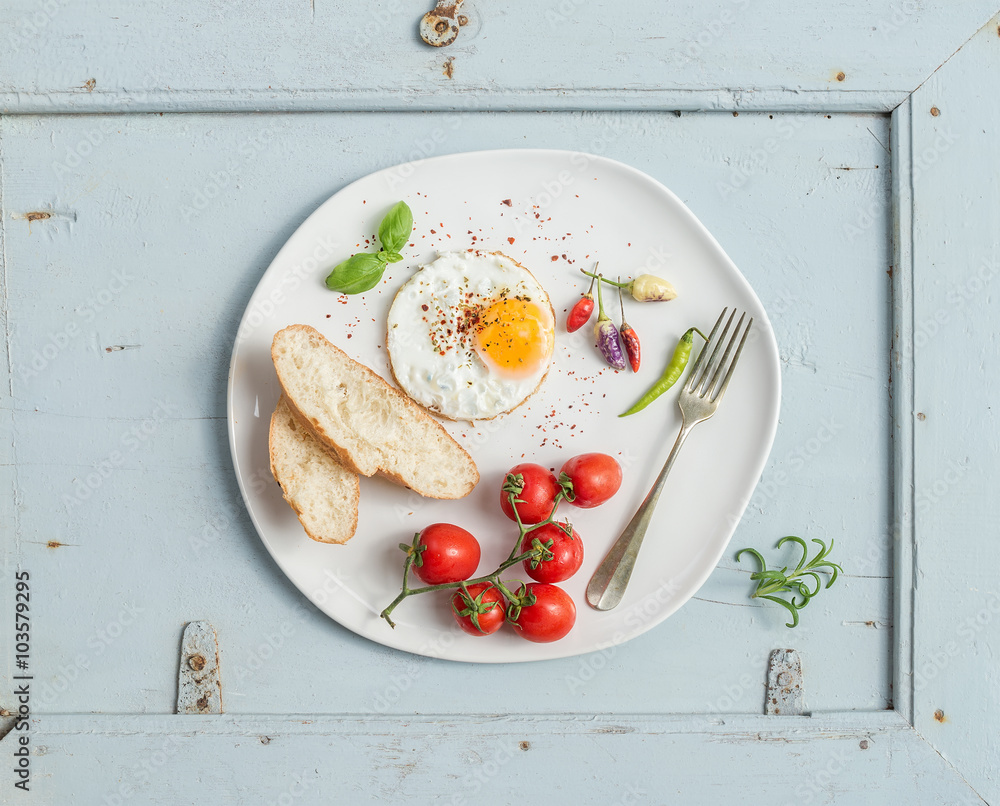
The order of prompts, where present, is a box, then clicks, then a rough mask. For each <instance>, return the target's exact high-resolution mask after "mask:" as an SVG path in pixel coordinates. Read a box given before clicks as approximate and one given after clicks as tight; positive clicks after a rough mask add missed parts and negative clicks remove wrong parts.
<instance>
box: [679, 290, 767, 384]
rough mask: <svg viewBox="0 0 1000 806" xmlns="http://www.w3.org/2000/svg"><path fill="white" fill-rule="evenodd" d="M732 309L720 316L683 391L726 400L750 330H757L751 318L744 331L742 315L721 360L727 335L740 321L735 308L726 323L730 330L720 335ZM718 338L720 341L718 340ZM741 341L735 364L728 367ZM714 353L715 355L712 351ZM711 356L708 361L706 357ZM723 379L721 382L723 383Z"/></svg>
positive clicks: (733, 362)
mask: <svg viewBox="0 0 1000 806" xmlns="http://www.w3.org/2000/svg"><path fill="white" fill-rule="evenodd" d="M728 311H729V308H728V307H727V308H723V309H722V313H721V314H719V318H718V320H717V321H716V323H715V327H713V328H712V332H711V333H710V334H709V336H708V343H707V344H706V345H705V346H704V347H702V348H701V352H700V353H699V354H698V360H697V361H695V364H694V367H693V368H692V369H691V373H690V374H689V375H688V379H687V383H685V384H684V388H683V391H684V392H686V393H688V394H691V393H694V394H697V395H698V396H699V397H701V398H704V399H706V400H709V401H711V402H712V403H716V402H718V401H719V400H721V399H722V396H723V395H724V394H725V393H726V387H727V386H729V379H730V378H731V377H732V376H733V370H734V369H735V368H736V362H737V361H739V360H740V353H742V352H743V345H744V344H745V343H746V340H747V334H748V333H749V332H750V328H751V327H752V326H753V317H752V316H751V317H750V321H748V322H747V325H746V327H745V328H744V327H743V320H744V319H746V318H747V315H746V312H744V313H742V314H741V315H740V320H739V322H737V323H736V329H735V330H734V331H733V335H732V336H731V337H730V338H729V343H728V344H726V349H725V351H724V352H723V353H722V356H721V357H720V356H719V349H720V348H721V347H722V343H723V342H724V341H725V340H726V335H727V334H728V333H729V328H730V326H731V325H732V324H733V319H734V318H736V309H735V308H733V312H732V313H731V314H729V319H727V320H726V326H725V327H723V328H722V333H721V334H720V333H719V327H720V326H721V325H722V320H723V319H725V318H726V313H727V312H728ZM741 328H742V329H743V335H742V336H740V329H741ZM717 335H718V338H716V336H717ZM737 338H739V344H738V345H737V347H736V354H735V355H734V356H733V360H732V362H730V363H728V364H727V361H729V355H730V353H732V351H733V345H734V344H736V340H737ZM710 350H711V353H709V351H710ZM706 355H710V357H709V358H708V360H707V361H706V359H705V356H706ZM726 367H728V369H727V370H726V373H725V375H722V371H723V369H725V368H726ZM720 376H722V377H721V380H720Z"/></svg>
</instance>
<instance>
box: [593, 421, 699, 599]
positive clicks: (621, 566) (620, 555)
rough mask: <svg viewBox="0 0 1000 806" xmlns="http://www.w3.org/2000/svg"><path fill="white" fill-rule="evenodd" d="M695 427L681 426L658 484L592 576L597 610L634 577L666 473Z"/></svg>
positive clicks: (618, 594)
mask: <svg viewBox="0 0 1000 806" xmlns="http://www.w3.org/2000/svg"><path fill="white" fill-rule="evenodd" d="M694 426H695V423H690V424H689V423H687V422H685V423H683V424H682V425H681V430H680V433H678V434H677V441H676V442H674V447H673V448H671V450H670V455H669V456H668V457H667V461H666V462H665V463H664V465H663V469H662V470H661V471H660V475H659V476H657V477H656V483H655V484H653V487H652V489H651V490H650V491H649V493H648V494H647V495H646V498H645V500H644V501H643V502H642V504H640V505H639V509H637V510H636V513H635V515H633V516H632V520H630V521H629V522H628V526H626V527H625V529H624V530H623V531H622V533H621V535H620V536H619V537H618V539H617V540H616V541H615V544H614V545H613V546H612V547H611V550H610V551H608V554H607V556H606V557H605V558H604V559H603V560H601V564H600V565H599V566H597V570H596V571H595V572H594V575H593V576H592V577H591V578H590V583H589V584H588V585H587V602H588V603H589V604H590V606H591V607H593V608H594V609H595V610H611V608H613V607H616V606H617V605H618V603H619V602H620V601H621V600H622V597H623V596H624V595H625V588H626V587H627V586H628V581H629V579H630V578H631V577H632V569H633V568H635V560H636V557H638V556H639V549H640V548H641V547H642V539H643V538H644V537H645V536H646V529H647V528H649V522H650V520H652V518H653V510H654V509H655V508H656V502H657V501H658V500H659V498H660V493H661V492H663V485H664V484H665V483H666V481H667V475H668V474H669V473H670V468H672V467H673V466H674V460H675V459H676V458H677V454H678V453H680V451H681V445H683V444H684V440H686V439H687V436H688V434H689V433H691V429H692V428H693V427H694Z"/></svg>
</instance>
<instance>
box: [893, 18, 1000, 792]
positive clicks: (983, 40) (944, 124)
mask: <svg viewBox="0 0 1000 806" xmlns="http://www.w3.org/2000/svg"><path fill="white" fill-rule="evenodd" d="M998 25H1000V17H998V18H994V20H993V23H991V27H990V28H988V29H986V30H984V31H982V32H981V33H980V34H979V35H978V36H977V37H976V38H975V39H973V40H972V41H971V42H970V43H969V44H968V45H967V46H966V47H965V48H963V49H962V51H961V52H960V53H958V54H957V55H956V56H955V57H954V58H953V59H952V60H951V61H950V62H949V63H948V64H947V65H945V67H943V68H942V69H941V70H940V71H938V72H937V73H935V74H934V75H933V76H932V77H931V78H930V80H929V81H928V82H927V83H926V84H925V85H924V86H922V87H921V88H920V89H919V90H918V91H917V92H915V93H914V95H913V98H912V100H911V109H912V117H913V124H912V126H913V161H914V171H913V233H914V235H913V239H914V240H913V243H914V250H913V254H914V284H915V285H914V301H915V304H914V312H913V317H914V323H915V326H914V347H915V353H914V362H915V395H914V407H915V412H914V416H915V421H914V430H915V432H916V441H915V457H914V458H915V467H916V488H915V490H914V501H915V510H916V528H915V535H916V543H915V556H916V588H915V598H916V601H915V610H914V669H913V688H914V702H915V707H914V725H915V726H916V728H917V730H918V731H919V732H920V733H921V734H923V735H924V736H925V737H927V739H928V741H930V742H931V744H932V745H933V746H934V747H936V748H937V749H938V750H939V751H940V752H941V754H942V755H943V756H944V757H945V758H946V759H948V760H950V761H951V762H952V763H953V764H955V766H956V767H957V768H958V769H959V771H960V772H961V773H962V775H963V776H965V778H966V780H968V781H969V783H970V784H972V786H973V787H974V788H975V789H976V790H977V791H978V792H979V793H980V794H981V795H982V796H983V797H984V798H985V799H986V800H988V801H991V802H996V801H997V800H1000V772H998V766H997V759H998V758H1000V733H998V730H997V726H998V725H1000V668H998V667H997V663H996V656H995V655H996V648H997V646H998V644H1000V584H998V582H997V573H996V541H997V536H998V527H997V523H998V522H1000V498H998V496H997V493H996V479H997V476H998V473H1000V451H998V448H1000V445H998V433H1000V430H998V427H997V414H996V413H995V412H994V411H993V406H994V405H995V394H996V380H997V374H996V366H997V360H998V358H1000V348H998V344H1000V327H998V324H997V313H996V296H997V289H996V284H997V275H998V274H1000V232H998V227H997V222H998V221H1000V175H998V173H997V171H996V165H997V164H998V162H1000V139H998V131H1000V107H998V104H997V98H998V96H1000V71H998V70H997V65H998V63H1000V36H998V32H1000V30H998Z"/></svg>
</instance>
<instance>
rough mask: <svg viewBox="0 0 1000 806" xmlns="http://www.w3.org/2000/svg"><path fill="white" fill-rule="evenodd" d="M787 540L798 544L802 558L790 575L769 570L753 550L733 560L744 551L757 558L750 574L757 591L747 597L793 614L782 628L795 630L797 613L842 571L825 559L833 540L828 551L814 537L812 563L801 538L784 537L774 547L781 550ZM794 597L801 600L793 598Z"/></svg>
mask: <svg viewBox="0 0 1000 806" xmlns="http://www.w3.org/2000/svg"><path fill="white" fill-rule="evenodd" d="M788 541H792V542H793V543H797V544H798V545H799V546H801V547H802V558H801V559H800V560H799V564H798V565H796V566H795V568H794V570H792V572H791V573H789V571H788V568H787V567H785V568H782V569H781V570H780V571H777V570H771V571H768V570H767V562H766V561H765V560H764V558H763V557H762V556H761V553H760V552H759V551H756V550H755V549H740V550H739V551H738V552H737V553H736V561H737V562H739V559H740V556H741V555H742V554H743V553H744V552H746V553H747V554H752V555H753V556H754V557H756V558H757V562H758V563H760V570H759V571H755V572H754V573H752V574H750V579H752V580H754V581H756V582H757V590H755V591H754V592H753V593H752V594H751V595H750V598H751V599H767V600H768V601H771V602H775V603H777V604H780V605H781V606H782V607H784V608H785V609H786V610H788V612H789V613H791V614H792V621H791V623H790V624H789V623H786V624H785V626H786V627H795V626H797V625H798V623H799V611H800V610H801V609H802V608H803V607H805V606H806V605H807V604H809V602H810V600H811V599H812V598H813V596H815V595H816V594H817V593H819V592H820V590H821V589H822V588H829V587H830V586H831V585H832V584H833V583H834V582H836V581H837V574H838V573H842V572H843V570H844V569H843V568H841V567H840V566H839V565H838V564H837V563H835V562H831V561H830V560H828V559H827V556H828V555H829V554H830V552H831V551H832V550H833V542H834V541H833V540H830V547H829V548H827V546H826V544H825V543H824V542H823V541H822V540H817V539H816V538H813V541H812V542H813V543H818V544H819V553H818V554H817V555H816V556H815V557H813V558H812V559H811V560H810V559H809V547H808V546H807V545H806V541H805V540H803V539H802V538H801V537H795V536H794V535H788V536H787V537H783V538H781V540H779V541H778V544H777V546H776V548H779V549H780V548H781V547H782V546H783V545H784V544H785V543H787V542H788ZM820 571H823V572H824V573H826V574H829V575H830V578H829V579H828V580H827V582H826V585H824V584H823V580H822V578H821V577H820V575H819V572H820ZM810 577H811V578H812V580H813V581H814V582H815V585H816V587H814V588H810V587H809V582H808V579H809V578H810ZM782 593H789V594H791V596H790V598H789V599H782V598H781V597H780V595H779V594H782ZM796 596H799V597H801V598H799V599H796Z"/></svg>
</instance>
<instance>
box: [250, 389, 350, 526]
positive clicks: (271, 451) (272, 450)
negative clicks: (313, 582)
mask: <svg viewBox="0 0 1000 806" xmlns="http://www.w3.org/2000/svg"><path fill="white" fill-rule="evenodd" d="M288 413H292V408H291V406H290V405H288V398H287V397H285V396H284V395H282V396H281V398H280V399H279V400H278V404H277V405H276V406H275V408H274V412H273V413H272V414H271V423H270V426H269V427H268V458H269V461H270V465H271V475H272V476H274V480H275V481H276V482H278V485H279V486H280V487H281V495H282V497H283V498H284V499H285V501H287V502H288V505H289V506H290V507H291V508H292V510H293V511H294V512H295V515H296V517H298V519H299V523H301V524H302V528H303V529H304V530H305V533H306V534H307V535H308V536H309V537H310V538H311V539H313V540H315V541H316V542H318V543H329V544H336V545H343V544H344V543H346V542H347V541H348V540H350V539H351V538H352V537H353V536H354V533H355V532H356V531H357V528H358V504H359V502H360V497H361V494H360V484H359V483H358V477H357V474H355V473H350V471H347V472H348V473H350V476H351V478H350V479H348V483H349V486H350V487H351V491H350V493H349V495H348V498H347V500H346V501H345V504H346V506H345V507H344V512H345V513H346V515H347V519H348V521H349V523H350V526H349V528H348V529H347V530H346V531H345V535H344V536H342V537H330V536H327V535H321V534H318V533H316V532H315V531H313V530H311V529H310V528H309V524H308V523H307V522H306V520H305V518H304V513H303V511H302V509H301V507H300V506H299V504H298V501H297V500H296V499H295V497H294V496H292V495H290V494H289V492H288V491H287V489H286V485H287V483H288V482H287V480H286V481H285V483H282V474H281V472H280V471H279V469H278V462H277V453H278V446H277V442H278V438H277V437H278V432H279V430H280V429H282V428H284V427H285V425H284V422H283V420H284V418H285V417H286V415H287V414H288ZM303 431H304V433H305V434H307V435H308V437H309V438H310V439H313V440H314V441H315V443H316V446H317V447H318V448H320V449H322V448H323V445H322V443H320V442H319V440H316V439H315V437H314V436H313V435H312V432H311V431H310V430H309V429H308V428H303ZM346 470H347V469H346V468H345V471H346ZM352 479H353V482H354V483H353V484H350V481H351V480H352Z"/></svg>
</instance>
